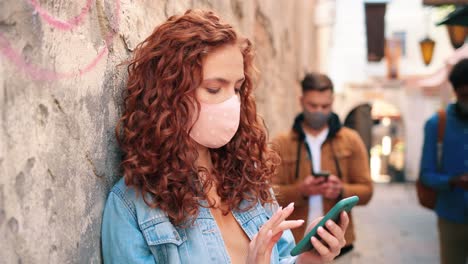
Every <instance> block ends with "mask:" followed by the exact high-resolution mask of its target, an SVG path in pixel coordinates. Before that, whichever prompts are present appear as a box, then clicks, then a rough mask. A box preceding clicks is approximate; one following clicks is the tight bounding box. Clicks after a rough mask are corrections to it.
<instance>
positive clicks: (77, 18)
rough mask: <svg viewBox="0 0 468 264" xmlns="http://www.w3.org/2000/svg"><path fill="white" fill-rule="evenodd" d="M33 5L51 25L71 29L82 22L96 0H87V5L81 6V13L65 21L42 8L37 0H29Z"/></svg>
mask: <svg viewBox="0 0 468 264" xmlns="http://www.w3.org/2000/svg"><path fill="white" fill-rule="evenodd" d="M29 2H30V3H31V5H32V6H33V7H34V10H35V11H36V12H37V13H38V14H39V15H40V16H41V17H42V19H44V20H45V21H46V22H47V23H48V24H49V25H51V26H53V27H55V28H58V29H61V30H71V29H73V28H74V27H76V26H78V25H79V24H81V22H82V21H83V18H84V17H85V16H86V14H88V12H89V10H90V8H91V5H92V4H93V2H94V0H87V1H86V5H85V6H84V7H83V8H81V13H80V14H79V15H77V16H75V17H73V18H71V19H69V20H67V21H63V20H60V19H57V18H55V17H53V16H51V15H50V14H49V13H48V12H47V11H46V10H44V9H42V7H41V6H40V5H39V4H38V3H37V0H29Z"/></svg>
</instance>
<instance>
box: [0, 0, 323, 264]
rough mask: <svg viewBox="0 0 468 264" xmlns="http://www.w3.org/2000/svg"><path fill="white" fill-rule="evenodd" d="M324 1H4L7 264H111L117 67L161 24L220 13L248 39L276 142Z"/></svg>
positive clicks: (121, 70) (0, 28) (0, 183)
mask: <svg viewBox="0 0 468 264" xmlns="http://www.w3.org/2000/svg"><path fill="white" fill-rule="evenodd" d="M314 2H315V1H312V0H311V1H306V0H303V1H267V0H264V1H240V0H231V1H228V0H216V1H203V0H199V1H198V0H192V1H175V0H171V1H163V0H157V1H155V0H141V1H134V0H120V1H108V0H89V1H88V0H87V1H85V0H82V1H64V0H57V1H45V0H40V1H37V0H36V1H32V0H30V1H14V0H5V1H1V2H0V58H1V59H0V113H1V118H0V241H1V243H0V263H100V262H101V254H100V250H99V248H100V229H101V228H100V225H101V215H102V209H103V205H104V201H105V198H106V196H107V193H108V191H109V188H110V187H111V186H112V185H113V183H114V182H115V181H116V180H117V179H118V177H119V172H118V169H117V168H118V162H119V160H118V157H119V151H118V149H117V146H116V142H115V137H114V127H115V124H116V120H117V119H118V117H119V113H120V111H121V106H120V103H121V96H120V94H121V91H122V89H123V88H124V86H125V81H126V73H125V67H123V66H120V67H119V66H118V64H119V63H121V62H122V61H125V60H126V59H128V58H129V56H130V55H131V52H132V50H133V49H134V48H135V46H136V45H137V44H138V43H139V42H140V41H142V40H143V39H144V38H145V37H146V36H147V35H148V34H149V33H150V32H151V31H152V30H153V28H154V26H156V25H157V24H159V23H161V22H162V21H164V20H165V19H166V18H167V17H168V16H170V15H172V14H175V13H181V12H183V11H184V10H185V9H187V8H191V7H196V8H211V9H214V10H216V11H217V12H218V13H219V14H220V15H221V16H222V17H224V18H225V20H227V21H229V22H231V23H233V24H234V25H235V26H237V27H238V28H239V29H240V31H241V32H243V33H244V34H245V35H247V36H248V37H250V38H251V39H252V40H253V41H254V43H256V44H257V49H258V55H259V56H258V66H259V69H260V71H261V79H260V80H259V85H258V91H257V97H258V108H259V111H260V113H261V114H262V115H263V116H264V117H265V120H266V123H267V125H268V127H269V129H270V132H271V134H273V135H274V134H276V133H277V132H278V131H280V130H283V129H285V128H288V127H290V122H291V120H292V118H293V116H294V114H295V112H296V111H297V110H298V106H297V104H296V102H297V97H298V95H299V85H298V81H299V79H300V78H301V77H302V75H303V73H304V72H305V71H306V70H310V69H312V68H313V67H315V66H314V64H313V63H314V62H313V60H312V58H311V55H313V54H314V52H313V51H312V48H314V30H313V16H312V15H311V14H313V7H314ZM34 3H36V4H34ZM88 3H89V8H88V9H87V7H86V5H87V4H88ZM47 14H48V15H47ZM80 14H82V15H80ZM61 21H62V22H61ZM63 21H69V22H70V23H68V24H67V23H63ZM106 43H107V45H106Z"/></svg>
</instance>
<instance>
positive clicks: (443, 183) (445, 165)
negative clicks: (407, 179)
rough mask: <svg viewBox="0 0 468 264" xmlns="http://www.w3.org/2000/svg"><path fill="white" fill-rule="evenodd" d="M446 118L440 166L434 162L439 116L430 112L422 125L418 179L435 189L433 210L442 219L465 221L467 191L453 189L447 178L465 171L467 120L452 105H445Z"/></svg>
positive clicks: (467, 166) (467, 216)
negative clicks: (435, 195)
mask: <svg viewBox="0 0 468 264" xmlns="http://www.w3.org/2000/svg"><path fill="white" fill-rule="evenodd" d="M446 111H447V112H446V113H447V120H446V127H445V134H444V139H443V145H442V159H441V169H440V170H438V166H437V128H438V122H439V120H438V119H439V118H438V116H437V114H436V115H434V116H432V117H431V118H430V119H429V120H428V121H427V122H426V125H425V128H424V146H423V153H422V159H421V173H422V174H421V180H422V181H423V182H424V183H425V184H426V185H428V186H430V187H432V188H434V189H436V190H438V195H437V203H436V208H435V211H436V212H437V215H438V216H439V217H441V218H443V219H446V220H449V221H452V222H455V223H464V224H468V191H465V190H463V189H461V188H459V187H454V188H453V189H452V188H451V187H450V186H449V180H450V179H452V178H454V177H456V176H460V175H461V174H464V173H468V121H467V120H462V119H460V118H459V117H458V116H457V115H456V113H455V105H454V104H451V105H449V106H448V107H447V110H446Z"/></svg>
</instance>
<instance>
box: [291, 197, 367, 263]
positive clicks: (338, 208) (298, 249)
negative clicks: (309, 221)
mask: <svg viewBox="0 0 468 264" xmlns="http://www.w3.org/2000/svg"><path fill="white" fill-rule="evenodd" d="M358 202H359V197H357V196H351V197H348V198H344V199H343V200H341V201H339V202H338V203H336V204H335V206H333V208H332V209H330V211H328V213H327V214H326V215H325V216H324V217H323V219H322V220H320V222H319V223H318V224H317V225H316V226H314V228H312V230H310V232H309V233H308V234H307V235H305V236H304V238H303V239H302V240H301V241H299V243H297V245H296V246H295V247H294V248H293V249H292V250H291V256H297V255H299V254H301V253H304V252H306V251H309V250H312V249H314V246H313V245H312V243H311V242H310V239H311V238H312V237H313V236H315V237H316V238H317V239H319V240H320V236H318V234H317V229H318V228H319V227H323V228H325V229H326V227H325V223H326V222H327V221H328V220H332V221H334V222H335V223H338V220H339V219H340V214H341V212H343V211H346V212H348V213H349V211H351V208H353V206H355V205H356V204H357V203H358Z"/></svg>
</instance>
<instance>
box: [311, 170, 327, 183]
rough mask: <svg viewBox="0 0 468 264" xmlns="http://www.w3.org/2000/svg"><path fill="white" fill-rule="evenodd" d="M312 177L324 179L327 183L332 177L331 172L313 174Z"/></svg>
mask: <svg viewBox="0 0 468 264" xmlns="http://www.w3.org/2000/svg"><path fill="white" fill-rule="evenodd" d="M312 176H314V177H324V178H325V181H327V180H328V176H330V172H328V171H318V172H313V173H312Z"/></svg>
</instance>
